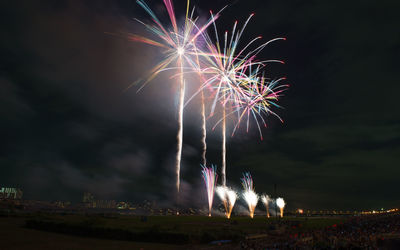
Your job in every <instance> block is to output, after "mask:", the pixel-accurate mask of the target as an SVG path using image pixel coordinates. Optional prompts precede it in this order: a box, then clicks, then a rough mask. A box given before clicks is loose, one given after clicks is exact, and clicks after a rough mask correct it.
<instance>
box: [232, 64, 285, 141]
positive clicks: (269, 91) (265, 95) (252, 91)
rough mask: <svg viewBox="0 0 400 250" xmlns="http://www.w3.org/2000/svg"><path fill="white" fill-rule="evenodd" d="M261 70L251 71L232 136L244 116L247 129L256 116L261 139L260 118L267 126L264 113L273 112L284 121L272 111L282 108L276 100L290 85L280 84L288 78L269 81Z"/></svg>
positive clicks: (266, 114)
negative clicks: (251, 119) (273, 108)
mask: <svg viewBox="0 0 400 250" xmlns="http://www.w3.org/2000/svg"><path fill="white" fill-rule="evenodd" d="M259 70H260V68H259V67H257V69H256V70H255V71H253V72H251V74H250V76H249V78H248V83H247V84H246V85H245V86H244V90H243V92H244V93H245V95H244V96H242V99H241V100H239V101H238V102H239V104H238V105H237V109H236V110H237V112H238V121H237V123H236V125H235V127H234V129H233V132H232V136H233V135H234V133H235V131H236V129H237V128H238V127H239V124H240V122H241V121H242V120H243V118H244V117H246V120H247V122H246V124H247V125H246V127H247V131H248V130H249V120H250V117H253V118H254V120H255V123H256V125H257V128H258V131H259V134H260V138H261V140H262V139H263V136H262V132H261V127H260V122H259V120H261V122H262V124H263V125H264V127H266V126H267V123H266V121H265V119H264V118H263V115H264V116H268V115H269V114H272V115H274V116H276V117H277V118H278V119H279V120H280V121H281V122H283V120H282V119H281V118H280V117H279V115H278V114H276V113H275V112H274V111H272V107H277V108H282V107H281V106H279V105H278V104H277V103H276V102H277V101H278V99H279V97H281V96H282V92H283V91H285V90H287V88H288V87H289V85H287V84H280V82H281V81H282V80H285V79H286V78H284V77H282V78H279V79H277V80H271V81H267V80H266V78H265V77H264V73H260V72H259Z"/></svg>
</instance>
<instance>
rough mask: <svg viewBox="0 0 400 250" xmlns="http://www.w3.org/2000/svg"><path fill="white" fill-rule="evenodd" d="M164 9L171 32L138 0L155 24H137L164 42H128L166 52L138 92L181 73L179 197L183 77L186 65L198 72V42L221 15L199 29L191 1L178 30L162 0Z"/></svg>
mask: <svg viewBox="0 0 400 250" xmlns="http://www.w3.org/2000/svg"><path fill="white" fill-rule="evenodd" d="M163 1H164V5H165V8H166V9H167V12H168V15H169V18H170V22H171V25H172V30H169V29H167V28H165V27H164V26H163V25H162V23H161V21H160V20H159V19H158V18H157V16H156V15H155V14H154V12H153V11H152V10H151V9H150V7H149V6H148V5H147V4H146V3H145V2H144V1H143V0H137V1H136V3H137V4H139V5H140V6H141V7H142V8H143V9H144V10H145V11H146V12H147V13H148V14H149V15H150V17H151V18H152V20H153V22H154V24H153V25H150V24H146V23H144V22H142V21H140V20H137V19H136V20H137V21H138V22H139V23H141V24H143V25H144V26H145V27H146V28H147V30H149V31H150V32H151V33H152V34H154V35H156V36H157V37H158V38H159V39H160V40H161V42H157V41H154V40H152V39H149V38H146V37H142V36H138V35H130V36H129V39H130V40H131V41H139V42H143V43H146V44H150V45H153V46H158V47H160V48H163V49H164V50H165V51H164V52H165V55H166V57H165V59H164V60H162V61H161V62H160V63H159V64H158V65H156V66H155V67H154V68H153V69H152V70H151V71H150V76H149V77H148V79H147V80H146V81H145V82H144V83H143V85H142V86H141V87H140V88H139V90H138V91H140V89H141V88H143V87H144V86H145V85H146V84H147V83H148V82H149V81H151V80H152V79H154V78H155V77H156V76H157V75H158V74H159V73H160V72H162V71H166V70H171V69H176V68H177V69H178V74H177V75H179V107H178V132H177V154H176V178H177V180H176V189H177V192H178V193H179V189H180V166H181V157H182V141H183V107H184V102H185V80H184V77H183V74H184V69H185V67H184V63H186V64H187V65H188V67H191V68H195V69H197V68H198V65H196V62H195V61H194V60H193V58H192V57H193V55H196V54H197V49H196V39H197V38H198V37H199V36H200V35H201V34H202V33H203V32H205V30H206V29H207V27H208V26H210V25H211V24H212V23H213V22H214V21H215V20H216V19H217V18H218V17H219V12H218V13H217V14H216V15H215V16H214V15H213V16H212V17H211V18H210V19H209V20H208V21H207V22H206V23H205V24H204V25H203V26H200V27H199V26H197V25H196V21H197V20H198V18H193V12H194V9H193V10H192V12H191V14H190V16H189V0H188V1H187V8H186V17H185V24H184V26H183V28H181V29H180V28H178V24H177V22H176V17H175V12H174V8H173V5H172V2H171V0H163ZM172 63H176V65H177V67H176V68H171V67H169V65H170V64H172Z"/></svg>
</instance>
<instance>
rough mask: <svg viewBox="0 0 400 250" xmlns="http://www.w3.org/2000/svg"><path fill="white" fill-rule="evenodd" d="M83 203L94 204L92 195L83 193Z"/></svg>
mask: <svg viewBox="0 0 400 250" xmlns="http://www.w3.org/2000/svg"><path fill="white" fill-rule="evenodd" d="M82 201H83V202H84V203H87V202H94V196H93V194H91V193H89V192H85V193H83V200H82Z"/></svg>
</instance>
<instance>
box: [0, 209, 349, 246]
mask: <svg viewBox="0 0 400 250" xmlns="http://www.w3.org/2000/svg"><path fill="white" fill-rule="evenodd" d="M343 220H344V218H309V219H306V218H295V217H291V218H289V217H288V218H283V219H276V218H275V219H267V218H265V217H262V216H258V217H257V216H256V217H255V218H254V219H250V218H248V217H235V218H232V219H230V220H228V219H226V218H224V217H211V218H209V217H205V216H147V217H141V216H121V215H104V214H97V215H59V214H58V215H54V214H44V213H40V214H24V215H13V216H3V217H0V242H1V244H0V249H1V250H2V249H7V250H8V249H58V250H62V249H188V248H190V249H213V248H214V247H217V246H218V243H215V244H210V242H213V241H218V240H227V239H228V240H231V241H232V242H231V243H223V245H226V247H227V248H229V249H235V248H236V247H238V246H239V241H240V240H241V239H244V238H246V237H263V235H265V233H268V234H270V235H271V234H273V235H277V237H279V234H280V233H282V232H281V231H282V230H287V227H290V230H292V231H293V230H296V228H297V229H300V230H307V229H311V228H320V227H325V226H327V225H333V224H335V223H340V222H341V221H343ZM27 222H28V223H27ZM29 223H30V224H29ZM27 225H28V226H27ZM29 225H30V226H29ZM29 227H30V228H29ZM283 227H284V228H286V229H284V228H283ZM88 230H89V231H88ZM99 230H100V231H99ZM127 232H129V233H130V234H127ZM132 235H133V236H137V235H139V239H141V237H142V235H143V239H144V241H147V242H138V237H136V238H135V237H133V236H132ZM153 235H154V237H152V236H153ZM149 236H150V237H149ZM175 236H176V237H177V239H178V241H179V242H178V243H176V244H170V243H171V242H170V241H171V239H172V238H174V237H175ZM132 237H133V238H134V240H135V241H132V240H130V239H132ZM182 237H183V241H180V240H181V239H182ZM107 238H108V239H107ZM116 239H118V240H116ZM149 241H155V242H157V241H158V242H157V243H155V242H149ZM159 241H161V242H159ZM172 241H174V240H172ZM166 242H170V243H168V244H166Z"/></svg>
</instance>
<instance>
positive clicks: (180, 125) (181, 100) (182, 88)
mask: <svg viewBox="0 0 400 250" xmlns="http://www.w3.org/2000/svg"><path fill="white" fill-rule="evenodd" d="M182 64H183V63H182V59H181V57H179V60H178V67H179V68H180V76H179V78H180V89H179V108H178V134H177V136H176V139H177V142H178V143H177V152H176V190H177V193H178V194H179V188H180V171H181V159H182V142H183V104H184V101H185V80H184V79H183V65H182ZM178 196H179V195H178Z"/></svg>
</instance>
